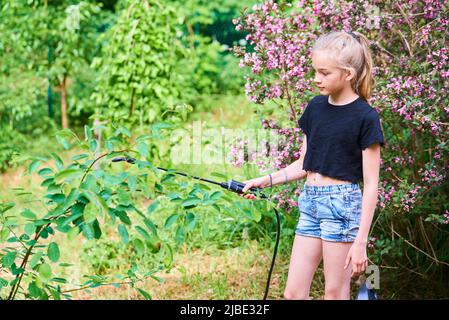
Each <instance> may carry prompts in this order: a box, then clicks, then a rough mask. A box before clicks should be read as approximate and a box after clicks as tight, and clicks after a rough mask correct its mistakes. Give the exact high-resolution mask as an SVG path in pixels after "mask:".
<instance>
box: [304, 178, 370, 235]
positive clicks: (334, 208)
mask: <svg viewBox="0 0 449 320" xmlns="http://www.w3.org/2000/svg"><path fill="white" fill-rule="evenodd" d="M298 209H299V214H300V216H299V221H298V225H297V226H296V234H297V235H302V236H309V237H316V238H321V239H323V240H326V241H335V242H353V241H354V240H355V238H356V236H357V232H358V230H359V225H360V217H361V215H362V191H361V190H360V187H359V185H358V184H357V183H348V184H337V185H328V186H309V185H307V184H305V185H304V188H303V190H302V192H301V194H300V195H299V198H298Z"/></svg>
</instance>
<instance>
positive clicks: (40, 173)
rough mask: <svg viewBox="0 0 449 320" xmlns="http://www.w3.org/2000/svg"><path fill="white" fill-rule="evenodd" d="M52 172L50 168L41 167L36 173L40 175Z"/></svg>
mask: <svg viewBox="0 0 449 320" xmlns="http://www.w3.org/2000/svg"><path fill="white" fill-rule="evenodd" d="M52 173H53V170H51V169H50V168H43V169H41V170H39V172H38V174H39V175H40V176H46V175H49V174H52Z"/></svg>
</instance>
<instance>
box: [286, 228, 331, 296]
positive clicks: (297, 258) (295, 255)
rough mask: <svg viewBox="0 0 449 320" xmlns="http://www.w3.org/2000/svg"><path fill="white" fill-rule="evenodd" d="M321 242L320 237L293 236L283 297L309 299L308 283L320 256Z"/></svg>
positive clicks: (309, 283) (310, 282) (310, 281)
mask: <svg viewBox="0 0 449 320" xmlns="http://www.w3.org/2000/svg"><path fill="white" fill-rule="evenodd" d="M321 242H322V240H321V239H320V238H315V237H306V236H298V235H297V236H295V240H294V242H293V249H292V255H291V258H290V267H289V270H288V277H287V285H286V288H285V291H284V297H285V299H289V300H290V299H291V300H293V299H294V300H306V299H310V297H309V291H310V285H311V284H312V279H313V275H314V274H315V271H316V268H317V267H318V265H319V264H320V262H321V258H322V243H321Z"/></svg>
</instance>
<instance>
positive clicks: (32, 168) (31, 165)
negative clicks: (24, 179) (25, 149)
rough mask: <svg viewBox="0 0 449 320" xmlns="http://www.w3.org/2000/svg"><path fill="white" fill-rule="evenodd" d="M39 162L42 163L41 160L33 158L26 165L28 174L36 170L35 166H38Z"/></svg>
mask: <svg viewBox="0 0 449 320" xmlns="http://www.w3.org/2000/svg"><path fill="white" fill-rule="evenodd" d="M41 164H42V162H41V161H39V160H34V161H33V162H31V164H30V165H29V166H28V172H29V173H30V174H33V173H34V172H35V171H36V170H37V168H39V167H40V165H41Z"/></svg>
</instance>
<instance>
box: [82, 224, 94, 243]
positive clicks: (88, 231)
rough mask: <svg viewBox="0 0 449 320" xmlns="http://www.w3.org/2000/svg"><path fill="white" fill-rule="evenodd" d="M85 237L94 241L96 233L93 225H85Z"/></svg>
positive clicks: (83, 228) (83, 227)
mask: <svg viewBox="0 0 449 320" xmlns="http://www.w3.org/2000/svg"><path fill="white" fill-rule="evenodd" d="M82 230H83V235H84V236H85V237H86V239H87V240H92V239H93V238H94V236H95V231H94V228H93V226H92V224H91V223H85V224H83V226H82Z"/></svg>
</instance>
